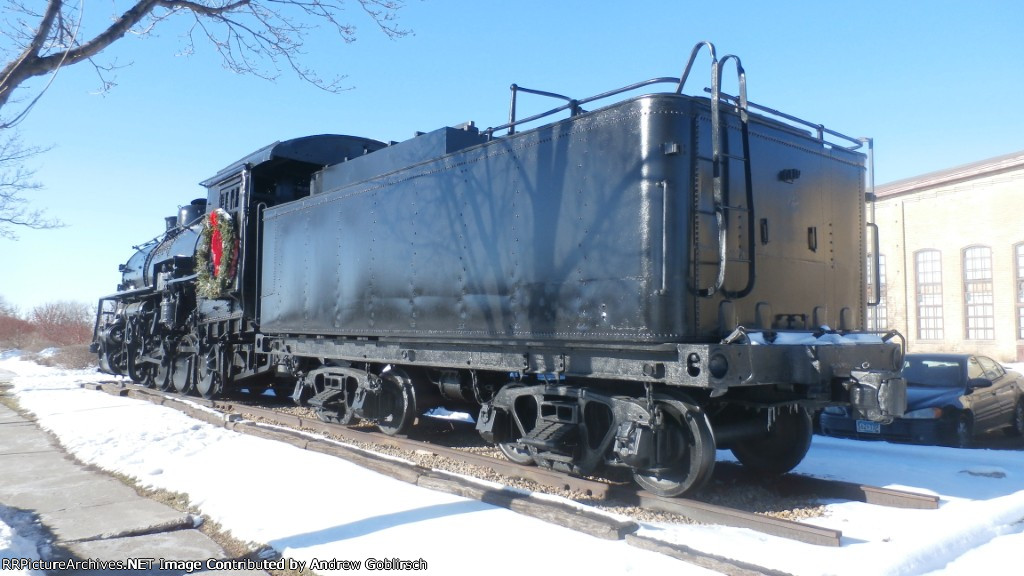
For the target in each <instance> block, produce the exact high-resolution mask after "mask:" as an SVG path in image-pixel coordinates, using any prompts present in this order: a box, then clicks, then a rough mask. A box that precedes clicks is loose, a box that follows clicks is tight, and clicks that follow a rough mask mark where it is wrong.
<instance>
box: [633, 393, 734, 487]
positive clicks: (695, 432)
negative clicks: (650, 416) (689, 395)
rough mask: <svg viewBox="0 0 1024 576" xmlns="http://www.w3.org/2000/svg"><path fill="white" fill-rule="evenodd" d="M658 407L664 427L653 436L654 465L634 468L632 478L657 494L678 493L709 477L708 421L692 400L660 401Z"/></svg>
mask: <svg viewBox="0 0 1024 576" xmlns="http://www.w3.org/2000/svg"><path fill="white" fill-rule="evenodd" d="M680 406H683V407H684V409H685V411H684V410H683V409H681V408H680ZM659 407H660V409H661V411H662V414H663V418H664V428H663V429H662V430H660V431H659V432H658V433H657V434H656V437H655V440H654V444H655V449H654V452H655V453H656V460H657V468H654V469H648V470H635V471H634V472H633V479H634V480H636V483H637V484H639V485H640V486H642V487H643V488H644V489H645V490H647V491H649V492H652V493H654V494H657V495H658V496H669V497H670V496H679V495H680V494H683V493H685V492H690V491H693V490H697V489H698V488H700V487H701V486H703V485H704V484H705V483H706V482H707V481H708V480H709V479H710V478H711V473H712V471H713V470H714V467H715V438H714V436H713V435H712V434H711V423H710V422H709V421H708V417H707V415H706V414H705V413H704V412H703V411H702V410H701V409H700V408H699V407H697V406H696V405H694V404H690V403H682V402H680V403H678V404H677V403H671V404H670V403H660V404H659Z"/></svg>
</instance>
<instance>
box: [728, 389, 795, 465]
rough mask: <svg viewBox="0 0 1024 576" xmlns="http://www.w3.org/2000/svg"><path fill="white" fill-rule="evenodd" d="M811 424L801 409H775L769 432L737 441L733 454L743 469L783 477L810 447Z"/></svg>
mask: <svg viewBox="0 0 1024 576" xmlns="http://www.w3.org/2000/svg"><path fill="white" fill-rule="evenodd" d="M813 435H814V423H813V422H812V421H811V415H810V414H808V412H807V410H806V409H804V408H803V407H802V406H798V407H796V408H795V409H785V408H783V409H778V410H776V411H775V418H774V420H773V421H772V423H771V425H770V427H769V428H768V432H767V433H766V434H764V435H762V436H756V437H753V438H745V439H743V440H738V441H737V442H736V443H734V444H733V445H732V453H733V455H734V456H736V459H737V460H739V461H740V463H741V464H743V465H744V466H746V467H748V468H751V469H753V470H756V471H758V472H762V473H765V474H785V473H786V472H789V471H790V470H792V469H793V468H796V465H797V464H799V463H800V462H801V461H802V460H803V459H804V456H806V455H807V450H809V449H810V447H811V437H812V436H813Z"/></svg>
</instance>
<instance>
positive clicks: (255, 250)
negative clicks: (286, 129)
mask: <svg viewBox="0 0 1024 576" xmlns="http://www.w3.org/2000/svg"><path fill="white" fill-rule="evenodd" d="M705 47H706V48H707V49H708V51H709V52H710V57H711V87H710V89H708V92H710V95H709V96H703V95H699V96H690V95H685V94H683V88H684V85H685V83H686V80H687V77H688V76H689V72H690V70H691V68H692V66H693V64H694V61H695V58H696V57H697V56H698V54H699V52H700V51H701V50H702V48H705ZM730 61H732V63H733V64H734V68H735V71H736V73H737V79H738V84H739V89H740V90H739V94H738V96H735V97H732V96H728V95H726V94H724V93H723V92H721V90H720V88H719V86H720V84H721V77H722V71H723V69H724V68H725V67H726V65H727V64H728V63H729V62H730ZM664 84H667V85H668V86H669V90H668V91H666V92H654V93H647V94H644V95H640V96H633V97H623V99H622V100H621V101H617V102H613V103H611V104H608V105H606V106H604V107H600V108H596V109H593V110H591V111H587V110H585V109H584V108H583V107H584V106H589V105H590V104H591V103H595V102H598V101H608V100H609V99H610V98H611V97H613V96H617V95H621V94H626V93H627V92H637V91H639V90H640V89H641V88H646V87H648V86H655V85H664ZM521 93H529V94H535V95H541V96H546V97H555V98H562V99H564V100H566V101H567V102H568V103H567V104H565V105H563V106H559V107H556V108H555V109H553V110H551V111H549V112H546V113H544V114H539V115H536V116H533V117H530V118H526V119H522V120H517V119H516V97H517V95H518V94H521ZM753 110H758V111H760V112H758V113H755V112H754V111H753ZM563 112H567V113H568V118H562V119H557V120H553V121H552V120H550V118H551V117H553V116H555V115H559V116H560V115H561V114H562V113H563ZM541 121H547V122H548V123H545V124H541V125H539V126H536V125H537V124H540V123H541ZM527 125H530V126H536V127H531V128H525V126H527ZM808 127H810V128H811V129H810V130H808ZM499 132H503V133H502V134H499ZM826 135H829V140H826V138H825V136H826ZM831 140H844V144H845V145H844V144H837V143H835V142H832V141H831ZM858 146H859V142H858V141H857V140H854V139H850V138H847V137H843V136H842V135H839V134H838V133H835V132H831V131H827V130H825V129H823V128H822V127H820V126H818V125H812V124H808V123H806V122H803V121H801V120H798V119H796V118H795V117H792V116H788V115H785V114H782V113H780V112H777V111H774V110H770V109H766V108H762V107H758V106H756V105H754V104H752V103H749V102H748V101H747V98H746V78H745V73H744V71H743V68H742V66H741V64H740V61H739V59H738V58H736V57H735V56H726V57H724V58H723V59H721V60H719V59H718V58H717V56H716V54H715V49H714V46H712V45H711V44H710V43H701V44H698V45H697V46H696V47H695V48H694V50H693V52H692V53H691V55H690V59H689V61H688V63H687V66H686V70H685V71H684V73H683V74H682V76H681V77H679V78H656V79H652V80H649V81H646V82H641V83H638V84H635V85H633V86H630V87H626V88H623V89H620V90H614V91H611V92H608V93H605V94H601V95H598V96H595V97H593V98H588V99H585V100H572V99H569V98H565V97H562V96H559V95H557V94H552V93H548V92H541V91H536V90H527V89H524V88H519V87H517V86H515V85H513V86H512V106H511V115H510V121H509V122H508V123H507V124H505V125H503V126H499V127H497V128H492V129H487V130H484V131H480V130H478V129H477V128H476V127H475V126H474V125H473V124H472V123H467V124H464V125H461V126H457V127H447V128H442V129H440V130H436V131H433V132H429V133H426V134H418V135H417V136H415V137H414V138H412V139H410V140H407V141H405V142H401V143H392V144H390V145H386V144H384V143H382V142H378V141H375V140H371V139H367V138H358V137H351V136H334V135H321V136H309V137H305V138H297V139H293V140H288V141H284V142H277V143H274V144H272V145H270V146H267V147H265V148H262V149H260V150H258V151H256V152H254V153H253V154H251V155H249V156H247V157H245V158H243V159H242V160H239V161H238V162H235V163H233V164H231V165H230V166H228V167H227V168H225V169H224V170H222V171H220V172H219V173H218V174H216V175H215V176H214V177H212V178H210V179H208V180H206V181H205V182H203V186H205V187H206V189H207V197H206V198H205V199H200V200H196V201H194V202H193V203H192V204H191V205H189V206H186V207H184V208H181V210H180V212H179V215H178V217H177V218H169V219H168V222H167V229H166V231H165V232H164V233H163V234H162V235H161V236H160V237H158V238H156V239H155V240H153V241H151V242H150V243H149V244H146V245H144V246H142V247H141V248H139V249H138V252H137V253H136V254H135V255H134V256H132V257H131V258H130V259H129V260H128V262H127V264H125V265H123V266H122V267H121V272H122V283H121V285H120V286H119V287H118V291H117V292H116V293H115V294H112V295H110V296H106V297H104V298H102V299H101V300H100V306H99V313H98V316H97V322H96V332H95V339H94V345H93V347H94V350H95V351H96V352H97V353H98V354H99V359H100V366H101V370H103V371H105V372H109V373H113V374H124V375H127V376H128V377H130V378H131V379H132V380H134V381H136V382H139V383H142V384H145V385H150V386H158V387H160V388H163V389H168V390H177V391H178V392H181V393H199V394H201V395H203V396H206V397H212V396H215V395H217V394H219V393H221V392H222V391H224V390H226V389H229V388H231V389H238V388H246V389H249V390H251V391H262V390H264V389H266V388H268V387H272V388H273V389H274V390H275V391H278V393H283V394H292V395H293V398H294V399H295V400H296V401H299V402H306V403H308V404H309V405H311V406H313V407H315V408H316V410H317V411H318V413H319V414H320V416H321V417H322V418H324V419H326V420H330V421H336V422H341V423H349V422H352V421H353V420H354V419H356V418H359V419H365V420H371V421H374V422H376V423H377V425H378V426H379V427H380V428H381V429H382V430H384V431H385V432H387V433H390V434H400V433H405V432H407V431H408V430H409V427H410V426H411V425H412V424H413V422H414V421H415V420H416V418H418V417H419V416H421V415H422V414H423V413H424V412H425V411H426V410H428V409H430V408H432V407H436V406H439V405H441V404H449V405H450V404H462V405H467V404H468V405H472V406H476V408H474V410H478V417H477V421H476V426H477V429H478V430H479V431H480V433H481V434H482V435H483V436H484V437H485V438H486V439H487V440H488V441H491V442H494V443H496V444H498V445H499V446H500V447H501V449H502V451H503V452H504V453H505V454H506V455H507V456H508V457H509V458H511V459H513V460H516V461H519V462H524V463H526V462H535V463H537V464H539V465H542V466H548V467H552V468H556V469H561V470H565V471H568V472H572V473H577V474H590V473H593V472H595V471H599V470H600V469H602V468H604V467H624V468H627V469H629V470H630V471H631V472H632V473H633V475H634V478H635V479H636V480H637V482H638V483H640V484H641V485H642V486H644V487H645V488H647V489H649V490H651V491H653V492H656V493H658V494H662V495H677V494H682V493H684V492H687V491H692V490H695V489H697V488H699V487H700V486H701V485H702V484H703V483H704V482H705V481H706V480H707V479H708V478H709V477H710V475H711V472H712V469H713V467H714V462H715V450H716V448H728V449H731V450H732V451H733V453H734V454H735V456H736V457H737V458H738V459H739V460H740V461H741V462H742V463H743V464H745V465H747V466H751V467H754V468H756V469H759V470H762V471H765V472H769V473H781V472H785V471H788V470H790V469H792V468H793V467H794V466H796V465H797V464H798V463H799V462H800V460H801V459H802V458H803V457H804V455H805V453H806V451H807V449H808V447H809V446H810V442H811V436H812V424H811V417H810V415H809V414H810V412H812V411H813V410H815V409H817V408H820V407H822V406H825V405H829V404H844V405H849V406H851V407H852V408H854V409H855V410H856V411H857V412H858V413H859V415H860V416H861V417H863V418H866V419H871V420H876V421H887V420H890V419H891V418H892V417H894V416H896V415H900V414H902V411H903V407H904V405H905V383H904V381H903V380H902V379H901V378H900V376H899V369H900V366H901V364H902V355H903V347H902V345H901V343H900V338H898V334H895V333H892V332H890V333H887V334H875V333H865V332H863V331H861V330H862V328H863V324H864V317H865V311H866V307H867V306H868V305H869V302H868V301H867V300H868V298H867V296H866V293H865V289H864V288H865V280H866V278H865V276H866V273H867V268H868V266H867V258H868V257H869V254H868V252H867V248H866V243H867V241H866V238H867V236H868V234H867V229H866V222H865V204H866V200H867V198H866V194H865V163H866V162H865V156H864V155H863V154H861V153H860V152H857V151H856V148H857V147H858ZM876 253H877V251H876ZM876 269H877V268H876Z"/></svg>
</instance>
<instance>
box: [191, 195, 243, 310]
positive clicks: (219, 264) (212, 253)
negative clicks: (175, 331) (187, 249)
mask: <svg viewBox="0 0 1024 576" xmlns="http://www.w3.org/2000/svg"><path fill="white" fill-rule="evenodd" d="M237 267H238V237H237V235H236V234H235V222H234V219H233V218H232V217H231V214H228V213H227V212H226V211H225V210H224V209H222V208H217V209H216V210H214V211H213V212H210V215H209V216H208V217H206V219H204V220H203V235H202V237H201V238H200V239H199V246H197V247H196V274H197V278H196V290H197V292H198V293H199V295H200V296H202V297H204V298H221V297H223V296H224V294H225V292H227V290H228V288H230V287H231V284H232V282H233V281H234V279H235V272H236V271H237Z"/></svg>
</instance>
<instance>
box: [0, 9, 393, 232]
mask: <svg viewBox="0 0 1024 576" xmlns="http://www.w3.org/2000/svg"><path fill="white" fill-rule="evenodd" d="M403 2H404V0H131V1H130V2H129V1H128V0H111V1H110V4H111V5H112V6H115V7H116V6H118V5H121V6H123V5H127V6H129V7H128V9H127V10H125V11H124V12H121V13H118V9H117V8H113V9H112V10H113V11H112V13H110V14H109V18H108V19H106V20H104V19H102V18H101V16H102V14H103V13H96V12H95V6H96V4H95V3H91V4H89V7H90V9H91V10H93V11H91V12H90V14H89V17H88V18H87V16H86V13H85V8H86V1H85V0H45V3H44V2H43V1H42V0H0V66H2V68H0V238H17V235H16V234H15V233H14V230H15V229H17V228H19V227H23V228H34V229H47V228H58V227H60V226H63V224H62V223H61V222H60V221H58V220H55V219H52V218H48V217H47V216H46V215H45V214H44V213H43V212H42V211H40V210H33V209H30V208H29V207H28V204H27V201H26V199H25V196H24V194H25V193H28V192H32V191H35V190H37V189H38V188H39V185H38V184H36V183H34V182H33V181H32V177H33V171H32V170H30V169H27V168H25V167H24V164H25V161H26V160H27V159H29V158H31V157H32V156H34V155H36V154H38V153H40V152H42V150H40V149H38V148H32V147H26V146H24V145H22V143H21V141H20V139H19V138H18V137H17V134H16V133H15V132H14V131H13V129H14V128H15V127H16V126H17V125H18V123H20V122H21V121H22V120H23V119H24V118H25V117H26V116H27V115H28V114H29V112H31V110H32V108H33V106H34V105H35V103H36V102H38V101H39V99H40V98H41V97H42V96H43V95H44V94H45V93H46V91H47V89H48V87H49V86H50V84H51V83H52V82H53V81H54V79H55V77H56V74H57V73H58V72H59V71H60V70H61V68H63V67H65V66H70V65H74V64H78V63H81V62H88V63H89V64H90V65H91V66H92V67H93V69H94V70H95V72H96V74H97V76H98V78H99V82H100V90H101V91H106V90H108V89H110V88H111V87H113V86H114V82H113V80H112V78H111V76H110V73H111V72H112V71H113V70H114V69H115V68H116V66H114V65H111V64H106V63H103V62H100V61H99V60H98V57H99V56H100V55H101V54H103V51H104V50H105V49H106V48H108V47H109V46H110V45H112V44H114V43H115V42H117V41H119V40H120V39H122V38H124V37H125V36H126V35H128V34H133V35H139V36H146V35H147V34H149V33H150V32H152V31H154V30H156V29H158V28H160V27H161V26H166V24H165V23H166V22H168V21H169V20H171V19H174V18H190V19H191V24H190V25H189V26H188V28H187V32H186V34H185V38H184V41H185V44H186V52H188V53H191V52H193V51H194V49H195V47H196V44H197V43H208V44H209V45H211V46H212V47H213V48H214V49H215V50H216V51H217V53H218V54H219V55H220V57H221V60H222V61H223V63H224V66H226V67H227V68H229V69H230V70H232V71H234V72H237V73H241V74H251V75H254V76H257V77H260V78H265V79H274V78H277V77H278V76H279V75H280V74H281V72H282V69H291V70H292V72H293V73H295V74H296V75H298V77H299V78H301V79H303V80H305V81H306V82H309V83H310V84H312V85H314V86H316V87H318V88H321V89H323V90H327V91H331V92H336V91H340V90H343V89H345V88H344V86H343V85H342V83H341V82H342V80H344V78H345V77H344V76H340V75H339V76H336V77H334V78H331V79H328V80H325V79H323V78H321V77H320V75H319V74H317V72H316V71H315V70H313V69H311V68H309V67H307V66H305V65H304V64H303V63H302V57H303V56H304V52H303V48H304V46H305V43H306V40H307V38H308V37H309V36H310V35H311V34H313V33H314V31H316V30H318V29H320V28H325V29H326V33H327V34H329V35H331V36H333V37H336V38H337V39H338V40H340V41H341V42H343V43H349V42H353V41H355V38H356V27H355V25H353V24H351V23H350V22H348V21H347V20H346V19H345V18H343V16H344V14H345V12H344V9H345V7H346V5H350V4H358V6H359V7H360V8H361V9H362V11H363V13H364V14H365V15H366V16H367V17H368V19H369V20H370V21H372V22H373V23H374V24H376V26H377V27H378V28H379V30H380V31H381V32H383V33H384V34H385V35H386V36H388V37H389V38H392V39H395V38H401V37H402V36H405V35H407V34H409V32H408V31H407V30H403V29H401V28H399V27H398V25H397V21H396V16H397V12H398V10H399V9H400V8H402V7H403V5H404V4H403ZM46 76H48V77H49V79H48V80H47V82H45V83H44V85H43V86H41V87H33V89H32V90H33V91H34V94H32V95H31V96H25V95H24V94H21V95H19V97H18V98H14V94H15V92H17V91H18V90H19V89H22V90H24V89H25V87H26V85H27V83H28V81H29V80H31V79H33V78H39V77H46ZM15 103H16V104H17V107H18V108H19V109H18V110H17V111H15V112H10V107H11V105H13V104H15Z"/></svg>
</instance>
